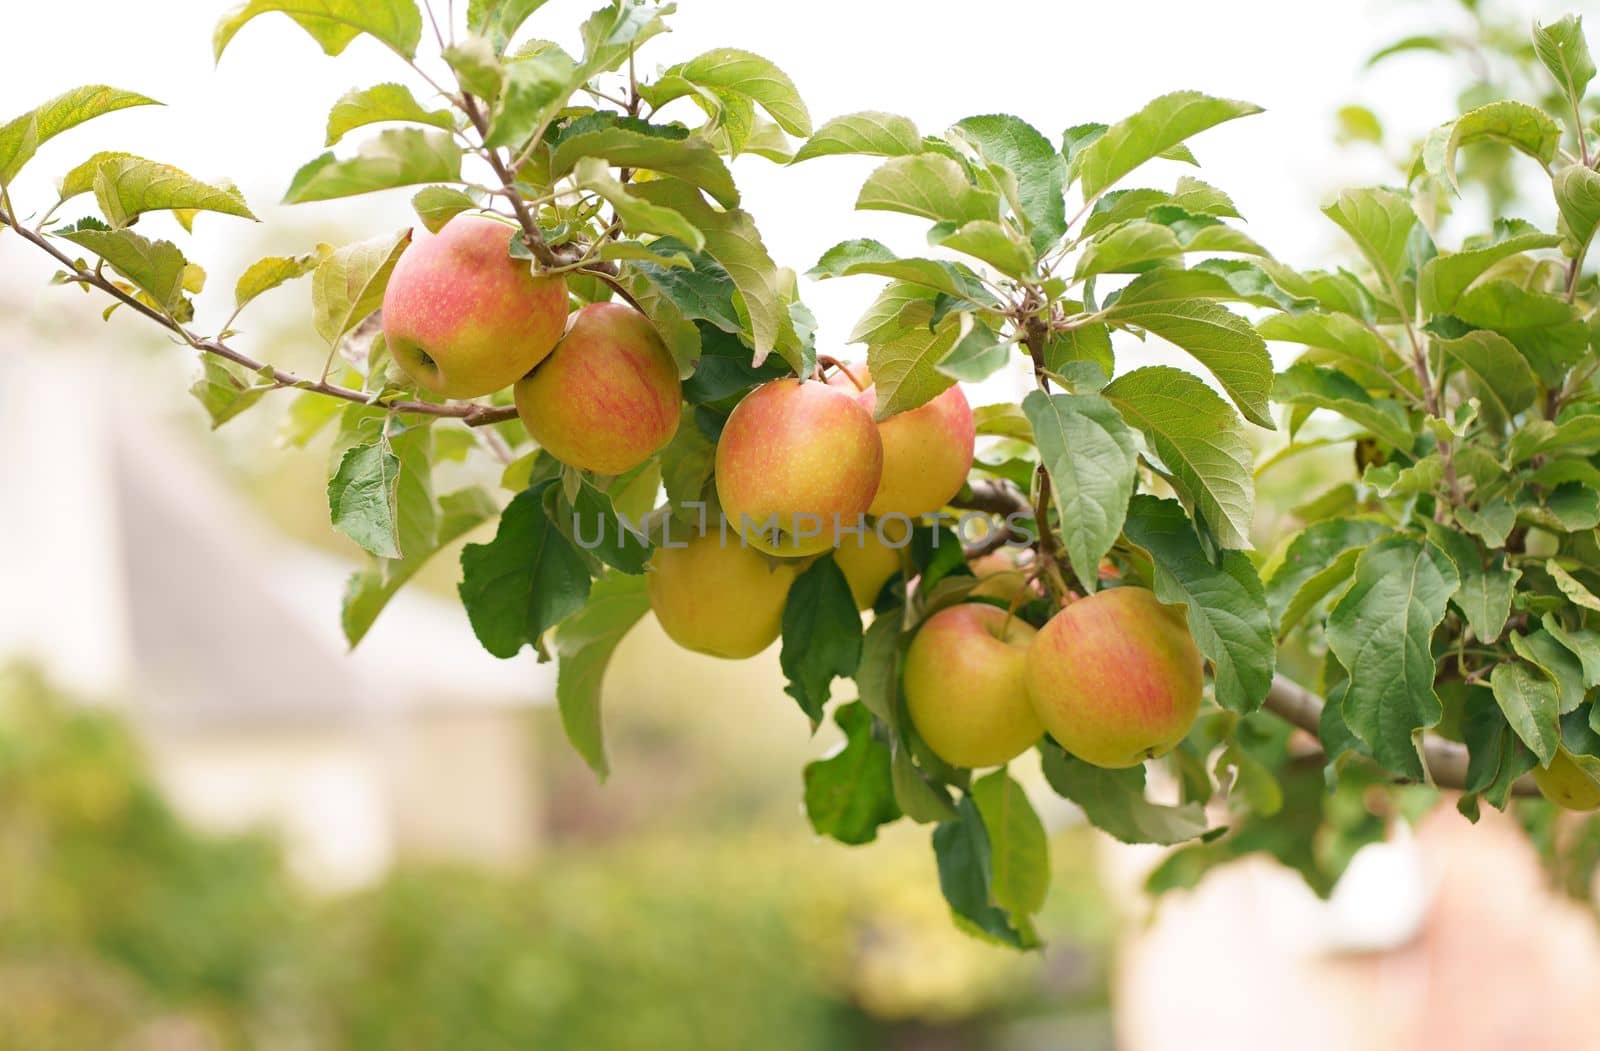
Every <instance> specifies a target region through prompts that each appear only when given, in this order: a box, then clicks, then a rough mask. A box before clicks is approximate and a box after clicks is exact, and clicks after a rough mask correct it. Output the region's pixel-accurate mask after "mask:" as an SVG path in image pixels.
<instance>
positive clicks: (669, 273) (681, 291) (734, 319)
mask: <svg viewBox="0 0 1600 1051" xmlns="http://www.w3.org/2000/svg"><path fill="white" fill-rule="evenodd" d="M647 207H654V205H647ZM660 244H661V242H657V245H658V247H659V245H660ZM636 269H637V270H638V271H639V272H640V273H641V274H643V275H645V276H646V277H647V278H649V279H650V283H651V284H653V285H655V286H656V287H657V288H659V289H660V290H661V291H662V292H663V293H664V294H665V295H666V296H667V298H669V299H670V300H672V302H673V304H674V305H675V306H677V308H678V310H679V311H680V312H681V313H682V314H683V316H684V317H686V318H689V319H691V320H700V321H709V322H711V324H713V325H715V326H716V327H717V328H719V329H721V330H722V331H724V332H731V333H737V332H739V331H741V330H742V329H743V328H744V325H743V323H742V322H740V320H739V311H738V310H737V309H736V308H735V307H734V305H733V297H734V293H735V292H736V291H737V289H735V288H734V287H733V279H732V278H730V277H729V276H728V272H727V271H726V270H724V269H722V267H721V266H719V265H718V264H717V262H716V261H715V260H713V259H710V258H708V257H706V256H703V255H695V256H693V257H692V258H691V259H690V266H689V267H687V268H685V267H663V266H655V265H653V264H650V263H641V264H640V265H639V266H638V267H637V268H636ZM742 356H743V357H744V358H745V363H746V364H747V365H748V363H749V357H750V354H749V350H748V349H745V350H743V352H742ZM702 400H712V401H715V400H716V399H714V398H713V399H702Z"/></svg>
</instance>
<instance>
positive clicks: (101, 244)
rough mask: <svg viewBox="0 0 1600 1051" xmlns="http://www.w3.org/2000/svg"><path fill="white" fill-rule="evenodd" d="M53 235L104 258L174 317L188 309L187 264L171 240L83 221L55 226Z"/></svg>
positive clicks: (107, 263) (112, 267)
mask: <svg viewBox="0 0 1600 1051" xmlns="http://www.w3.org/2000/svg"><path fill="white" fill-rule="evenodd" d="M55 236H57V237H60V238H63V239H65V240H68V241H71V242H72V243H73V244H75V245H77V246H79V247H80V248H86V249H88V250H89V251H91V252H93V253H94V254H95V255H97V256H99V257H100V258H101V259H104V260H105V261H106V265H108V266H110V267H111V269H113V270H115V271H116V272H117V273H119V274H121V275H122V276H123V277H125V278H127V279H128V280H129V281H132V282H133V283H134V284H135V285H138V286H139V288H140V289H141V290H142V291H143V292H144V293H145V295H147V296H149V297H150V299H151V300H152V301H153V302H154V303H155V304H156V305H157V307H158V308H160V309H162V310H164V311H166V312H167V313H168V314H171V315H173V316H175V317H176V316H178V315H179V314H183V313H187V312H188V311H187V310H186V309H185V307H186V304H185V303H184V297H183V292H184V288H183V278H184V271H185V270H186V269H187V267H188V265H189V264H188V262H187V261H186V260H185V259H184V258H183V253H182V252H180V251H179V250H178V246H177V245H175V244H173V243H172V242H171V241H151V240H149V239H147V238H144V237H140V236H139V235H138V234H136V233H134V232H133V231H132V230H102V229H96V228H95V225H85V224H78V226H76V227H67V228H65V229H61V230H57V231H56V232H55Z"/></svg>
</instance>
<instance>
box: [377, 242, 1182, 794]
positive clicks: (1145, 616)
mask: <svg viewBox="0 0 1600 1051" xmlns="http://www.w3.org/2000/svg"><path fill="white" fill-rule="evenodd" d="M513 233H514V231H513V230H512V229H511V228H510V227H508V226H506V225H505V224H504V223H501V222H499V221H497V220H495V219H493V218H490V217H487V216H479V215H471V214H463V215H460V216H457V217H455V218H454V219H452V220H450V222H448V223H447V224H446V225H445V226H444V227H443V228H442V229H441V230H440V231H439V232H438V233H437V234H434V235H423V236H421V237H419V239H418V240H417V241H415V242H414V243H413V244H412V245H411V246H410V247H409V248H407V250H406V251H405V253H404V254H403V255H402V256H401V258H400V260H399V262H398V263H397V264H396V265H395V268H394V272H393V274H392V275H391V277H390V280H389V285H388V289H387V292H386V294H385V297H384V303H383V322H384V334H385V338H386V340H387V342H388V346H389V350H390V354H391V355H392V356H393V358H394V360H395V362H396V363H397V364H398V365H399V366H400V367H401V368H402V369H403V370H404V371H405V372H406V373H407V374H408V375H410V376H411V377H412V378H413V379H414V380H415V381H416V382H417V383H418V385H419V386H421V387H422V388H423V389H425V390H428V391H431V392H433V393H435V394H437V395H440V396H443V397H449V398H472V397H481V396H484V395H487V394H492V393H494V392H496V391H499V390H503V389H504V388H506V387H508V386H511V385H513V384H514V385H515V400H516V405H517V412H518V415H519V416H520V418H521V419H522V422H523V424H524V425H525V426H526V427H527V429H528V431H529V433H530V435H531V436H532V437H533V439H534V440H535V441H536V442H538V443H539V445H540V446H542V447H543V448H544V449H545V450H547V451H548V452H549V453H550V454H551V455H553V456H555V457H556V458H557V459H559V460H561V461H562V462H563V463H566V464H569V465H571V466H573V467H578V468H582V469H584V470H589V471H594V472H596V473H599V474H607V475H616V474H622V473H624V472H626V471H629V470H632V469H633V468H635V467H637V466H639V465H641V464H643V463H644V462H645V461H647V460H648V459H649V458H650V457H651V456H653V455H655V454H656V453H657V452H659V451H660V450H661V448H662V447H663V446H665V445H666V444H667V443H668V442H669V441H670V440H671V439H672V436H673V435H674V433H675V432H676V431H677V428H678V422H679V416H680V413H681V410H682V401H683V392H682V387H681V385H680V382H679V378H678V373H677V367H676V364H675V363H674V361H673V359H672V356H671V354H670V353H669V352H668V350H667V348H666V346H665V345H664V344H663V343H662V341H661V339H660V337H659V336H658V335H657V334H656V332H655V330H654V328H653V327H652V325H651V324H650V322H649V321H648V319H646V318H645V317H644V316H643V315H641V314H640V313H639V312H638V311H636V310H634V309H632V308H631V307H628V306H624V305H622V304H618V303H596V304H592V305H590V306H585V307H583V308H582V309H580V310H578V311H576V312H572V313H571V314H570V316H569V314H568V302H567V289H566V283H565V281H564V279H563V278H562V277H561V276H560V275H558V274H539V273H535V272H534V271H533V270H532V269H531V268H530V267H529V265H528V264H527V263H526V262H524V261H518V260H515V259H513V258H512V257H511V256H510V253H509V250H508V249H509V245H510V240H511V237H512V236H513ZM876 406H877V393H876V388H875V386H874V385H873V382H872V377H871V375H870V373H869V372H868V370H867V369H866V368H865V367H864V366H860V365H857V366H854V367H850V366H845V367H843V368H841V369H840V370H839V371H838V372H836V373H835V374H834V375H833V376H832V377H831V378H830V379H828V380H826V381H820V380H809V379H806V380H802V379H780V380H773V381H771V382H768V383H765V384H762V385H761V386H758V387H756V388H755V389H754V390H752V391H751V392H750V393H749V394H747V395H746V396H745V397H744V398H743V399H742V400H741V401H740V402H739V403H738V405H737V406H735V407H734V409H733V412H732V413H731V414H729V416H728V419H727V421H726V423H725V424H724V426H723V429H722V433H721V435H720V437H719V439H718V441H717V446H716V461H715V483H716V492H717V498H718V502H719V503H720V505H721V510H722V513H723V517H724V521H725V522H728V523H731V524H732V525H733V527H734V529H735V531H736V535H734V536H733V537H732V538H730V536H729V534H728V531H727V530H726V529H725V528H718V529H710V530H706V531H703V532H702V533H701V535H698V536H694V537H691V538H689V539H688V540H686V541H681V542H679V543H676V544H661V545H658V546H656V547H655V549H654V550H653V552H652V554H651V560H650V567H649V572H648V574H647V576H646V588H647V591H648V593H649V597H650V605H651V608H652V609H653V610H654V612H655V615H656V618H657V620H658V621H659V622H660V623H661V626H662V628H663V629H664V630H665V631H666V633H667V634H668V636H670V637H671V638H672V639H673V640H674V641H675V642H677V643H678V644H679V645H681V646H684V647H685V648H687V649H690V650H695V651H697V652H700V653H706V654H710V655H712V656H717V657H723V658H729V659H742V658H746V657H752V656H754V655H756V654H757V653H760V652H761V651H763V650H765V649H766V648H767V647H768V646H770V645H771V644H772V643H773V642H774V641H776V639H777V638H778V636H779V634H780V633H781V631H782V624H783V614H784V608H785V606H786V604H787V601H788V596H789V590H790V586H791V585H792V584H793V583H794V581H795V579H796V578H797V577H798V576H799V574H800V573H801V572H802V571H803V570H804V569H805V568H806V567H807V566H809V565H810V564H811V563H812V562H813V561H814V560H815V559H816V558H818V557H822V556H824V555H826V554H827V553H828V552H830V551H831V552H832V555H833V558H834V560H835V562H836V563H837V564H838V566H839V568H840V570H841V571H842V573H843V574H844V577H845V580H846V582H847V583H848V584H849V587H850V592H851V596H852V597H853V599H854V600H855V604H856V606H857V608H858V609H863V610H865V609H867V608H869V607H871V606H872V604H873V603H874V601H875V599H876V598H877V596H878V594H879V592H880V591H881V590H882V589H883V587H884V585H885V584H886V583H887V582H888V581H889V579H890V578H891V577H893V576H894V574H895V573H896V572H898V571H899V569H900V564H901V563H900V552H899V548H901V547H903V546H904V543H905V541H906V539H907V537H906V535H905V532H904V530H905V528H906V524H907V523H908V522H909V521H911V520H914V519H916V518H918V517H919V516H923V515H928V514H931V513H933V512H935V511H938V510H940V509H942V508H944V507H945V506H946V505H947V504H948V503H949V501H950V500H951V499H952V498H954V497H955V495H956V494H957V493H958V492H959V491H960V489H961V487H962V486H963V484H964V483H965V482H966V478H967V474H968V472H969V471H970V470H971V467H972V459H973V448H974V443H975V440H976V431H975V427H974V423H973V416H972V408H971V406H970V405H969V404H968V402H967V399H966V396H965V394H963V393H962V391H961V388H960V387H959V386H952V387H950V388H949V389H947V390H946V391H944V392H943V393H941V394H940V395H938V396H937V397H935V398H933V399H932V400H930V401H928V402H926V403H925V404H923V405H921V406H920V407H918V408H916V409H913V410H911V411H908V412H903V413H898V414H896V415H894V416H891V417H889V418H888V419H885V420H882V421H878V420H876V419H875V418H874V415H875V410H876ZM801 522H810V523H814V524H816V525H817V526H818V528H817V529H815V531H811V530H807V529H804V528H802V527H799V526H798V525H797V523H801ZM773 523H776V528H773V526H772V524H773ZM840 526H843V527H844V528H845V529H847V530H850V531H849V532H841V531H840V529H839V527H840ZM897 529H898V530H899V532H897V531H896V530H897ZM741 533H742V535H739V534H741ZM972 569H973V571H974V573H975V574H976V575H978V576H979V577H980V578H982V579H981V582H980V584H979V585H978V586H977V587H976V588H975V589H974V591H973V593H972V595H973V597H974V598H979V599H982V598H995V599H999V600H1002V601H1004V602H1006V603H1008V604H1009V605H1011V606H1013V607H1015V606H1016V605H1018V604H1019V603H1020V601H1021V600H1023V599H1025V598H1026V597H1028V594H1030V593H1031V592H1030V590H1029V589H1031V588H1032V587H1033V584H1032V583H1031V581H1030V576H1029V575H1028V574H1027V573H1026V572H1025V567H1023V566H1022V565H1020V564H1019V562H1018V561H1017V560H1016V557H1015V554H1014V552H1010V551H1008V550H1006V549H1002V550H1001V551H999V552H995V553H993V554H991V555H988V556H985V558H984V559H981V560H976V561H975V562H974V564H973V566H972ZM1202 678H1203V662H1202V658H1201V656H1200V653H1199V651H1198V650H1197V649H1196V647H1195V644H1194V641H1193V639H1192V638H1191V637H1190V635H1189V632H1188V630H1187V628H1186V627H1185V625H1184V620H1183V616H1182V614H1181V612H1179V611H1178V610H1176V609H1173V608H1171V607H1167V606H1163V605H1162V604H1161V603H1160V602H1159V601H1157V599H1156V597H1155V595H1154V594H1152V593H1151V592H1150V591H1148V590H1145V589H1142V588H1137V587H1114V588H1110V589H1108V590H1103V591H1101V592H1099V593H1097V594H1094V595H1092V596H1089V597H1087V598H1083V599H1079V600H1077V601H1075V602H1072V603H1071V604H1069V605H1068V606H1067V607H1066V608H1065V609H1063V610H1062V611H1061V612H1059V613H1057V614H1056V615H1055V616H1054V617H1053V618H1052V619H1051V620H1050V621H1049V622H1047V623H1046V624H1045V626H1044V627H1043V628H1042V629H1035V628H1034V627H1033V626H1032V625H1030V624H1028V623H1027V622H1026V621H1024V620H1021V619H1020V618H1018V617H1016V616H1015V615H1013V614H1012V613H1010V612H1008V611H1007V610H1006V609H1001V608H999V607H998V606H995V605H991V604H989V603H987V602H983V601H976V602H974V601H968V602H963V603H960V604H957V605H954V606H950V607H948V608H945V609H943V610H940V611H939V612H937V613H935V614H934V615H933V616H931V617H929V618H928V619H927V621H925V622H924V623H923V624H922V626H921V628H920V629H919V630H918V632H917V634H916V635H915V637H914V638H913V640H912V642H911V645H910V647H909V649H908V650H907V652H906V655H905V665H904V695H905V699H906V705H907V709H908V710H909V713H910V716H911V720H912V722H913V724H914V725H915V726H916V728H917V731H918V733H920V734H921V736H922V738H923V739H924V740H925V741H926V742H927V744H928V746H929V748H931V749H932V750H933V752H934V753H935V754H936V755H938V756H939V757H940V758H941V759H944V760H945V761H946V762H949V763H952V764H954V765H957V766H964V767H985V766H997V765H999V764H1001V763H1005V762H1007V761H1008V760H1010V759H1012V758H1014V757H1016V756H1017V755H1020V754H1021V753H1022V752H1024V751H1026V750H1027V749H1029V748H1031V747H1032V746H1033V745H1034V744H1036V743H1037V742H1038V741H1039V739H1040V738H1041V737H1042V736H1043V735H1044V734H1045V733H1046V732H1048V733H1049V734H1051V735H1052V736H1053V737H1054V738H1055V739H1056V741H1058V742H1059V743H1060V744H1061V745H1062V746H1063V747H1064V748H1066V749H1067V750H1068V751H1070V752H1071V753H1072V754H1074V755H1076V756H1078V757H1079V758H1081V759H1083V760H1085V761H1088V762H1091V763H1094V764H1096V765H1099V766H1105V767H1122V766H1131V765H1134V764H1136V763H1139V762H1141V761H1143V760H1144V759H1145V758H1147V757H1149V756H1152V755H1159V754H1161V753H1163V752H1165V751H1167V750H1168V749H1170V748H1172V747H1173V746H1174V745H1175V744H1177V742H1178V741H1180V740H1181V739H1182V738H1183V736H1184V735H1185V734H1186V733H1187V732H1188V730H1189V727H1190V725H1191V724H1192V723H1193V721H1194V718H1195V714H1196V712H1197V710H1198V708H1199V704H1200V695H1201V688H1202Z"/></svg>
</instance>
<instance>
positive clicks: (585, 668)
mask: <svg viewBox="0 0 1600 1051" xmlns="http://www.w3.org/2000/svg"><path fill="white" fill-rule="evenodd" d="M463 586H465V585H464V584H463ZM649 610H650V596H649V595H648V594H646V593H645V584H644V578H643V577H640V576H627V575H619V574H616V573H610V574H607V575H606V576H603V577H601V578H600V579H598V580H596V581H595V582H594V584H593V586H592V587H591V588H590V589H589V596H588V601H587V602H584V603H583V608H582V609H579V610H578V611H577V612H575V613H573V614H572V616H570V617H568V618H567V619H566V620H564V621H562V622H561V625H560V626H559V627H558V628H556V631H555V635H554V636H553V642H554V644H555V650H556V654H557V655H558V656H559V657H560V663H559V664H558V666H557V669H556V705H557V706H558V707H559V708H560V709H561V726H562V728H563V729H564V730H566V733H567V740H568V741H571V742H572V747H573V748H574V749H576V750H577V752H578V754H579V755H581V756H583V760H584V762H586V763H588V764H589V767H590V769H592V770H593V771H594V772H595V773H596V774H598V775H599V776H600V777H602V778H604V777H605V776H606V775H607V774H608V773H610V769H611V768H610V765H609V764H608V763H607V761H606V744H605V733H604V730H603V729H602V727H601V723H600V700H601V693H602V686H603V685H604V680H605V674H606V667H607V666H608V665H609V664H610V663H611V655H612V653H614V652H616V649H617V645H618V644H619V643H621V642H622V639H623V637H624V636H625V635H627V634H628V631H629V630H630V629H631V628H632V627H633V626H634V625H635V624H637V623H638V622H639V619H640V618H641V617H643V616H644V615H645V614H646V613H647V612H649Z"/></svg>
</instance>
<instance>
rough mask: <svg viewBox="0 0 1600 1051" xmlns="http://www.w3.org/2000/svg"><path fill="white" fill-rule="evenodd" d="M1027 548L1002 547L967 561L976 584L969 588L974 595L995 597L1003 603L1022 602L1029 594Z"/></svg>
mask: <svg viewBox="0 0 1600 1051" xmlns="http://www.w3.org/2000/svg"><path fill="white" fill-rule="evenodd" d="M1026 555H1027V548H1020V547H1002V548H998V549H996V550H994V551H991V552H989V553H988V554H987V555H980V556H978V557H977V558H975V559H973V560H972V561H971V562H969V563H968V564H967V568H968V569H970V570H972V575H973V576H975V577H977V578H978V586H977V587H975V588H973V589H972V595H973V597H975V598H994V599H999V600H1000V601H1001V602H1004V603H1005V604H1006V605H1008V606H1009V605H1011V604H1012V603H1013V602H1018V601H1019V599H1018V597H1019V596H1022V597H1021V599H1020V601H1021V602H1026V601H1027V600H1028V598H1029V597H1031V595H1029V591H1030V589H1029V587H1028V574H1029V571H1030V570H1031V569H1032V563H1031V561H1029V560H1028V559H1027V557H1026Z"/></svg>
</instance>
